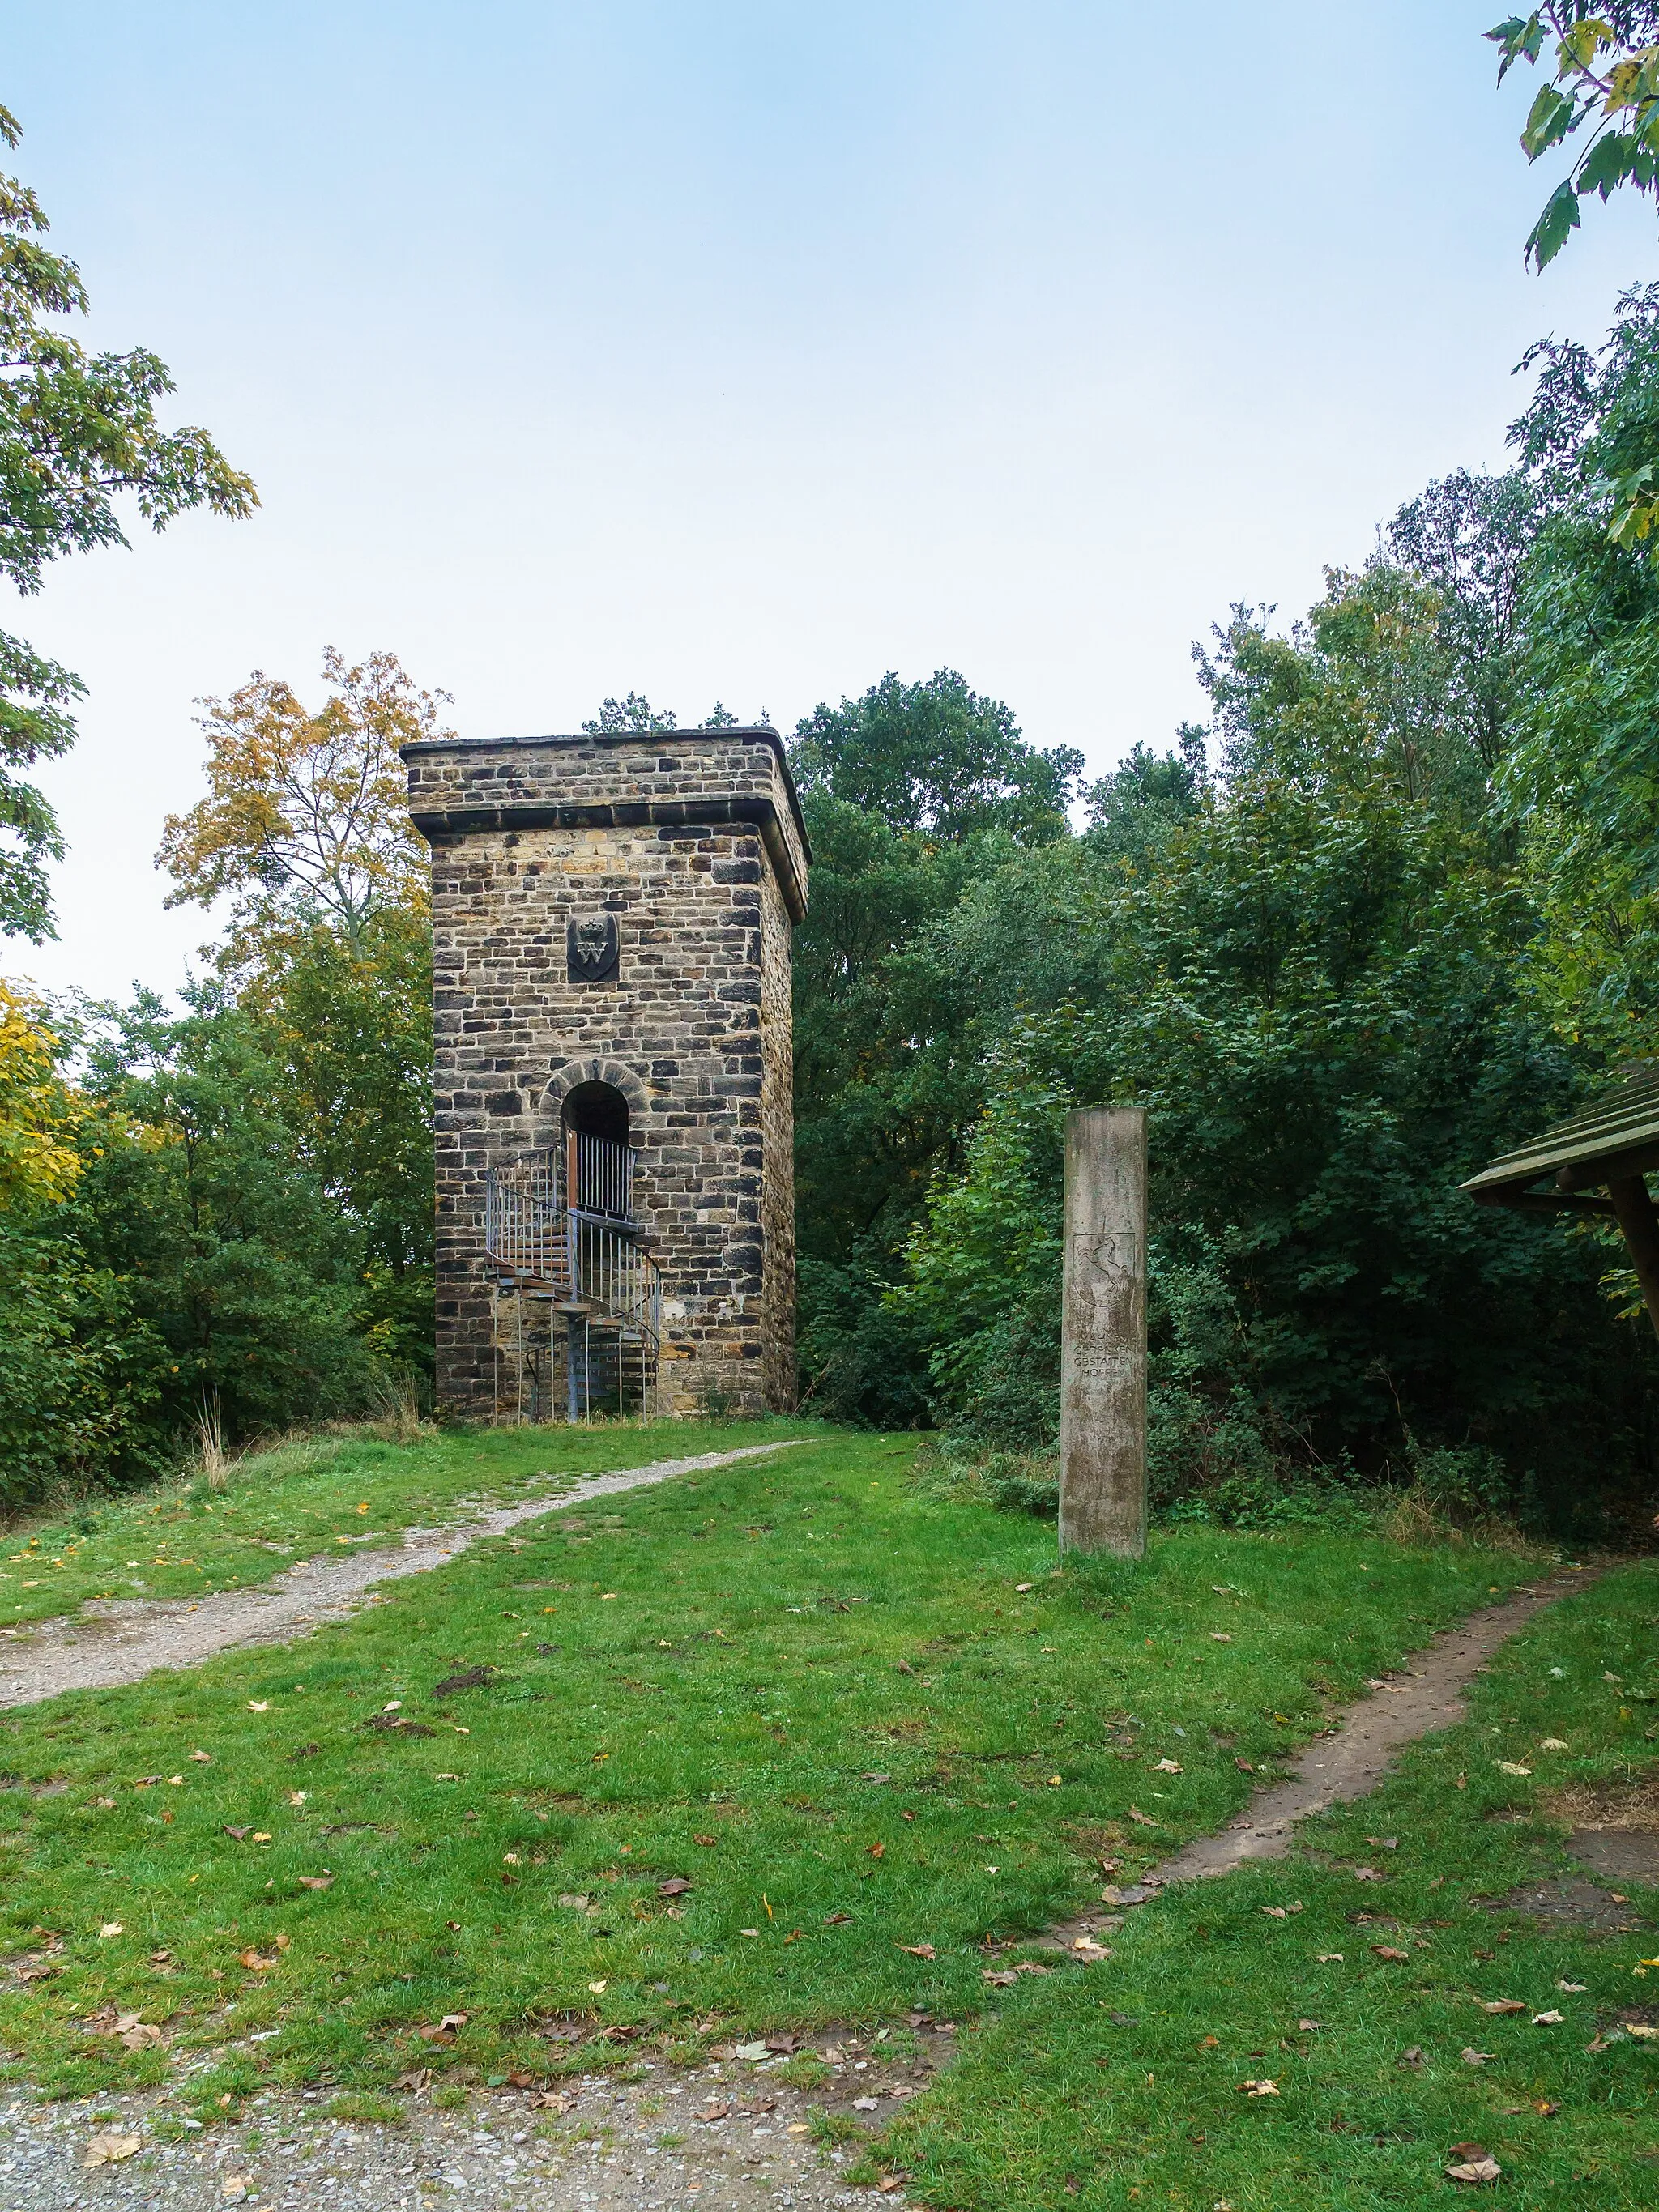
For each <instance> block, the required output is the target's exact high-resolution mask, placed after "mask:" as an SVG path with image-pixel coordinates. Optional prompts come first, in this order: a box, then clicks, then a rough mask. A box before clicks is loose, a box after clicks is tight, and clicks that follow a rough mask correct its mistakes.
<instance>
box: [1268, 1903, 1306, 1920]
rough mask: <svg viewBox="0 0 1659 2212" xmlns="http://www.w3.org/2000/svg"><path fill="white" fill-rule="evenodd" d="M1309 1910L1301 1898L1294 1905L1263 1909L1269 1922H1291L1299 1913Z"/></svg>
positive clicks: (1269, 1906)
mask: <svg viewBox="0 0 1659 2212" xmlns="http://www.w3.org/2000/svg"><path fill="white" fill-rule="evenodd" d="M1307 1909H1308V1908H1307V1906H1306V1905H1304V1904H1303V1902H1302V1900H1301V1899H1300V1898H1298V1899H1297V1901H1296V1903H1295V1904H1294V1905H1263V1906H1262V1907H1261V1910H1262V1911H1263V1912H1265V1913H1266V1914H1267V1917H1268V1919H1269V1920H1290V1919H1292V1918H1294V1917H1295V1916H1296V1914H1297V1913H1298V1912H1305V1911H1307Z"/></svg>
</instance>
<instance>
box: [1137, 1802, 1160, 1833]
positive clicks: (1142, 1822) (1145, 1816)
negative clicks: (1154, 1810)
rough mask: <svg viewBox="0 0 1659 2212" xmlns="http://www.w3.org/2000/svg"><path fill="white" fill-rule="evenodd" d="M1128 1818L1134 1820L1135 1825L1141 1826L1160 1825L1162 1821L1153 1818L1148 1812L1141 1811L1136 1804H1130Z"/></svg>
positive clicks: (1153, 1826) (1151, 1826) (1152, 1826)
mask: <svg viewBox="0 0 1659 2212" xmlns="http://www.w3.org/2000/svg"><path fill="white" fill-rule="evenodd" d="M1129 1818H1130V1819H1131V1820H1133V1821H1134V1822H1135V1824H1136V1826H1139V1827H1142V1828H1156V1827H1159V1826H1162V1823H1161V1822H1160V1821H1158V1820H1153V1819H1152V1815H1151V1814H1149V1813H1143V1812H1142V1811H1141V1809H1140V1808H1139V1806H1138V1805H1131V1806H1130V1808H1129Z"/></svg>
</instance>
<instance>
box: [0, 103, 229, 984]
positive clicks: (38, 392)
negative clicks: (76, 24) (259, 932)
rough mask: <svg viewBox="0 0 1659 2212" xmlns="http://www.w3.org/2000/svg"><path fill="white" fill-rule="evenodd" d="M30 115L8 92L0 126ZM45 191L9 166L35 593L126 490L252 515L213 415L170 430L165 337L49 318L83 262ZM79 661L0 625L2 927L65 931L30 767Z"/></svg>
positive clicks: (8, 332)
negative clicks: (65, 662) (151, 339)
mask: <svg viewBox="0 0 1659 2212" xmlns="http://www.w3.org/2000/svg"><path fill="white" fill-rule="evenodd" d="M20 137H21V131H20V128H19V125H18V123H17V120H16V118H15V117H14V116H13V115H12V114H10V113H9V111H8V110H6V109H5V108H3V107H0V139H3V140H4V142H5V143H6V144H7V145H8V146H11V147H15V145H16V144H17V143H18V141H19V138H20ZM47 228H48V224H47V222H46V216H45V214H44V212H43V211H42V210H41V206H40V201H39V200H38V199H37V198H36V197H35V195H34V194H33V192H32V191H30V190H29V189H28V188H27V185H22V184H21V183H20V182H19V181H18V180H17V179H15V177H0V576H3V577H4V578H5V579H6V580H8V581H9V582H10V583H11V584H12V585H14V586H15V588H16V589H17V591H18V592H21V593H23V594H24V595H26V596H27V595H28V594H31V593H33V592H39V591H40V588H41V585H42V581H43V578H44V573H45V569H46V564H47V563H48V562H52V561H55V560H57V559H58V558H59V557H60V556H62V555H64V554H65V553H76V552H85V551H88V550H90V549H91V548H93V547H94V546H98V545H125V544H126V543H127V538H126V536H125V532H124V531H123V529H122V526H121V522H120V518H119V514H118V506H117V502H118V501H120V500H122V499H123V498H129V497H130V498H131V500H132V501H134V502H135V503H136V505H137V510H138V513H139V514H140V515H141V516H142V517H143V520H145V521H146V522H148V523H149V526H151V528H152V529H155V530H161V529H163V528H164V527H165V526H167V524H168V523H169V522H171V521H172V520H173V519H174V517H175V516H177V515H179V514H182V513H185V512H186V511H187V510H188V509H190V508H191V507H207V508H209V509H210V511H211V512H212V513H216V514H222V515H246V514H248V513H251V512H252V509H253V507H255V506H256V505H257V504H258V495H257V494H256V493H255V491H254V489H253V484H252V479H251V478H249V477H246V476H244V475H242V474H241V472H240V471H238V470H236V469H233V468H232V467H231V466H230V465H229V463H228V461H227V460H226V459H225V458H224V456H223V455H222V453H220V451H219V449H218V447H216V446H215V445H214V443H213V441H211V439H210V437H209V436H208V435H207V433H206V431H204V430H200V429H193V428H186V429H181V430H171V431H170V430H164V429H163V428H161V423H160V422H159V421H158V419H157V416H156V403H157V401H158V400H160V399H161V398H163V397H165V396H166V395H167V393H168V392H172V391H173V380H172V378H171V377H170V376H169V375H168V374H167V368H166V367H165V365H164V364H163V363H162V362H161V361H159V360H158V359H157V358H156V356H155V355H154V354H153V353H146V352H144V351H142V350H140V349H135V350H134V351H132V352H131V353H125V354H112V353H102V354H97V355H93V356H89V355H88V353H87V352H86V351H85V349H83V348H82V346H81V345H80V344H79V343H77V341H76V339H75V338H73V337H70V336H69V334H68V333H67V332H66V331H60V330H55V329H52V328H51V327H50V326H49V321H48V319H50V318H52V317H57V316H63V315H73V314H84V313H86V311H87V295H86V289H85V287H84V286H83V285H82V282H81V275H80V271H79V270H78V269H77V268H76V264H74V262H72V261H70V260H66V259H65V258H64V257H63V256H62V255H61V254H56V253H52V252H48V251H47V250H46V247H45V246H42V245H41V243H40V240H41V238H42V237H43V236H44V234H45V233H46V229H47ZM83 692H84V687H83V685H82V683H81V680H80V678H78V677H76V675H74V674H73V673H72V672H71V671H70V670H69V669H67V668H64V667H61V666H59V665H58V663H57V662H55V661H51V660H46V659H42V658H41V657H40V655H39V654H38V653H34V652H33V651H32V650H31V648H30V647H28V646H27V645H26V644H25V643H24V642H23V641H22V640H21V638H15V637H10V636H8V635H4V634H3V633H0V833H3V836H0V933H4V934H11V935H18V936H22V937H27V938H29V939H33V940H35V941H36V942H38V941H39V940H40V939H41V938H43V937H46V936H50V935H51V934H52V912H51V901H50V896H49V894H48V890H47V886H46V862H47V861H48V860H55V859H58V858H60V857H61V856H62V854H63V850H64V845H63V838H62V836H61V833H60V832H59V829H58V823H57V818H56V817H55V816H54V814H53V812H52V808H51V807H50V806H49V805H48V804H47V802H46V799H45V798H44V797H43V795H42V794H41V793H40V790H39V789H38V788H37V787H35V786H34V785H33V783H31V782H29V781H27V779H26V778H25V776H24V775H22V774H21V773H20V771H22V770H26V769H30V768H32V767H33V765H34V764H35V763H36V762H38V761H40V760H45V759H52V758H55V757H58V755H60V754H62V753H64V752H65V751H67V750H68V749H69V747H70V744H73V742H74V739H75V733H76V731H75V721H74V719H73V716H72V714H70V704H71V702H73V701H74V700H76V699H77V698H80V697H81V696H83Z"/></svg>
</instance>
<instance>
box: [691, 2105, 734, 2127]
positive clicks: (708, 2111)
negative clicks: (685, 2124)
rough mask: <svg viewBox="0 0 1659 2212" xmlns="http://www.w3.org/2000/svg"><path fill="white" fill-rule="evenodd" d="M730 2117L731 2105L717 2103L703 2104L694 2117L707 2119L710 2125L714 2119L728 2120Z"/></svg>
mask: <svg viewBox="0 0 1659 2212" xmlns="http://www.w3.org/2000/svg"><path fill="white" fill-rule="evenodd" d="M731 2117H732V2107H731V2106H730V2105H717V2104H713V2103H710V2104H708V2105H705V2106H703V2108H702V2112H699V2113H697V2114H696V2118H698V2119H700V2120H707V2121H708V2122H709V2124H711V2125H712V2124H714V2121H716V2120H729V2119H730V2118H731Z"/></svg>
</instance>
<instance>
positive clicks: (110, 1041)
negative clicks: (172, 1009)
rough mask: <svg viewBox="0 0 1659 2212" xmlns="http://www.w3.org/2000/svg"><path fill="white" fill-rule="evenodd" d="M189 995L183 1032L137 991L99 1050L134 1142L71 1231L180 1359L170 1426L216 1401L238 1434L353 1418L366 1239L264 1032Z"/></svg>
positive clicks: (105, 1080)
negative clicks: (312, 1159)
mask: <svg viewBox="0 0 1659 2212" xmlns="http://www.w3.org/2000/svg"><path fill="white" fill-rule="evenodd" d="M190 998H191V1003H190V1006H189V1011H188V1012H186V1013H185V1015H184V1016H182V1017H179V1018H174V1017H172V1016H169V1015H168V1014H167V1013H166V1012H165V1011H164V1010H163V1008H162V1006H161V1003H160V1001H159V1000H156V999H155V997H154V996H153V995H151V994H140V995H139V997H138V999H137V1000H136V1001H135V1003H134V1004H133V1005H132V1006H131V1007H128V1008H125V1009H115V1008H107V1009H104V1010H102V1021H101V1024H100V1027H99V1028H98V1030H95V1031H94V1032H93V1033H92V1034H91V1035H90V1036H88V1045H87V1063H88V1072H87V1079H86V1087H87V1090H88V1093H89V1095H90V1096H91V1097H94V1099H96V1100H97V1101H98V1102H99V1103H100V1105H101V1106H102V1107H103V1109H104V1110H105V1112H106V1115H107V1116H108V1117H109V1118H110V1119H111V1120H114V1119H116V1118H117V1117H119V1118H120V1119H122V1120H124V1121H126V1122H127V1123H128V1124H129V1125H130V1126H131V1127H134V1128H135V1129H136V1130H137V1133H138V1134H137V1140H136V1141H133V1142H130V1143H126V1144H122V1145H117V1146H111V1147H108V1148H106V1149H104V1150H102V1151H101V1152H100V1153H99V1154H98V1156H97V1157H95V1158H92V1159H90V1160H88V1162H87V1164H86V1165H85V1167H84V1169H83V1170H82V1176H81V1181H80V1183H79V1185H78V1187H77V1190H76V1198H75V1200H74V1203H73V1205H72V1206H71V1207H70V1209H68V1212H69V1214H70V1221H71V1223H72V1225H73V1229H74V1232H75V1234H76V1237H77V1241H78V1242H79V1243H80V1245H81V1248H82V1250H84V1251H85V1252H86V1253H87V1254H88V1256H89V1257H90V1258H91V1259H92V1261H94V1264H95V1265H99V1266H101V1267H106V1268H109V1269H110V1270H112V1272H114V1273H117V1274H118V1275H121V1276H122V1277H124V1278H125V1279H126V1283H127V1287H128V1294H129V1296H130V1297H131V1300H132V1304H133V1307H134V1310H135V1311H136V1312H137V1315H138V1316H140V1317H141V1318H142V1319H143V1322H146V1323H147V1324H148V1326H149V1328H151V1329H153V1330H154V1331H155V1334H156V1335H158V1336H159V1337H160V1338H161V1340H162V1341H163V1342H164V1343H165V1344H166V1345H167V1348H168V1352H169V1353H170V1358H169V1362H168V1374H167V1381H166V1384H165V1387H164V1389H163V1391H162V1394H161V1406H160V1409H159V1412H160V1418H161V1420H162V1421H163V1422H164V1423H165V1424H166V1425H167V1427H169V1428H170V1429H172V1430H173V1431H179V1430H182V1429H184V1428H185V1427H186V1426H187V1425H189V1424H190V1422H191V1420H192V1419H193V1417H194V1414H195V1411H196V1409H197V1407H201V1406H202V1405H203V1404H204V1403H206V1404H211V1405H216V1406H217V1407H219V1409H220V1411H221V1414H222V1419H223V1420H224V1423H225V1426H226V1429H227V1431H228V1433H229V1434H230V1435H231V1436H233V1437H238V1436H248V1435H252V1434H253V1433H256V1432H257V1431H261V1430H266V1429H272V1428H281V1427H283V1426H286V1425H288V1424H289V1423H290V1422H294V1421H298V1420H303V1419H315V1418H319V1417H325V1416H327V1415H328V1414H330V1413H341V1412H345V1411H349V1410H355V1409H356V1407H359V1406H361V1405H362V1403H363V1402H364V1401H365V1398H366V1397H367V1395H368V1393H369V1390H370V1388H371V1384H372V1379H373V1374H374V1368H373V1364H372V1361H371V1358H370V1355H369V1352H368V1348H367V1346H366V1345H365V1343H364V1341H363V1337H362V1262H361V1256H360V1247H359V1244H358V1241H357V1239H356V1237H354V1236H353V1234H352V1233H351V1230H350V1226H349V1224H348V1223H347V1221H346V1220H345V1219H344V1218H343V1215H342V1212H341V1211H340V1209H339V1208H338V1207H337V1206H334V1205H332V1204H331V1203H330V1201H329V1198H328V1195H327V1194H326V1192H325V1189H324V1188H323V1184H322V1180H321V1178H320V1176H319V1175H318V1173H317V1172H316V1170H315V1169H314V1167H313V1165H312V1164H310V1163H309V1162H307V1160H306V1159H305V1158H303V1156H302V1152H301V1146H300V1145H299V1144H298V1143H296V1135H297V1134H298V1133H297V1132H296V1130H295V1127H294V1125H293V1123H292V1122H291V1121H289V1118H288V1117H287V1116H286V1115H285V1114H284V1112H283V1085H282V1081H281V1077H280V1073H279V1071H278V1069H277V1068H276V1066H275V1065H274V1064H273V1062H272V1060H271V1059H270V1055H269V1054H268V1053H267V1052H266V1050H265V1049H264V1045H263V1043H262V1041H261V1039H260V1037H259V1036H258V1032H257V1030H255V1028H254V1025H253V1024H252V1022H251V1021H250V1020H249V1018H247V1016H246V1014H244V1013H243V1012H240V1010H239V1009H238V1008H236V1007H235V1006H231V1005H228V1004H227V1003H225V1001H224V1000H223V999H222V996H221V994H219V993H218V992H217V991H216V989H215V988H213V987H204V988H198V989H197V990H195V991H193V992H192V993H191V994H190Z"/></svg>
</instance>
